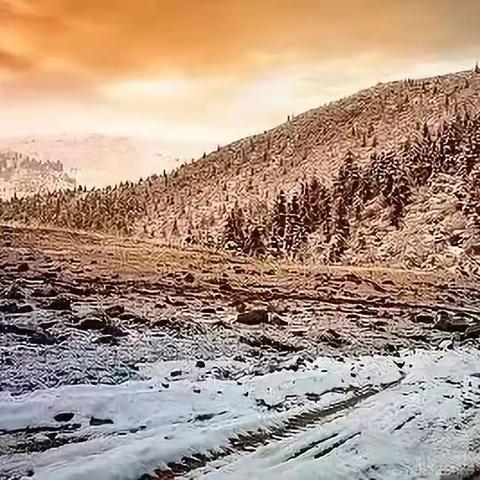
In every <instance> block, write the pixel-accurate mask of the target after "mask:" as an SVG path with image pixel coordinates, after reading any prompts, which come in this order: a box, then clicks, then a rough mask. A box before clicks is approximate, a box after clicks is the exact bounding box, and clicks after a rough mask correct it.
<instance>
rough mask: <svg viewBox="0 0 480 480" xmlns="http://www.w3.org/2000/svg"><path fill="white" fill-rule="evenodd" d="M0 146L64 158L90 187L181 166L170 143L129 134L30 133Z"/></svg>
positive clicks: (46, 159)
mask: <svg viewBox="0 0 480 480" xmlns="http://www.w3.org/2000/svg"><path fill="white" fill-rule="evenodd" d="M0 149H2V150H7V149H8V150H13V151H15V152H19V153H22V154H23V155H27V156H29V157H31V158H35V159H36V160H38V161H42V162H52V161H61V162H62V164H63V165H64V168H65V171H66V172H67V173H68V174H69V175H72V176H74V177H75V178H76V179H77V183H78V184H80V185H85V186H87V188H92V187H94V186H96V187H104V186H107V185H111V184H113V183H118V182H120V181H122V180H123V181H125V180H126V179H128V180H135V181H136V180H138V179H139V178H140V177H146V176H148V175H151V174H152V173H154V172H156V171H158V170H160V171H162V170H163V169H166V170H171V169H172V168H175V167H176V166H177V165H178V163H177V162H178V161H177V160H176V159H175V158H174V157H173V155H171V154H169V153H168V151H169V148H168V147H167V146H166V145H164V144H160V143H158V142H154V141H148V140H143V139H138V138H133V137H126V136H108V135H100V134H91V135H58V136H55V135H52V136H49V135H44V136H42V135H29V136H27V137H14V138H0Z"/></svg>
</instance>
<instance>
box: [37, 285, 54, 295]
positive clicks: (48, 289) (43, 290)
mask: <svg viewBox="0 0 480 480" xmlns="http://www.w3.org/2000/svg"><path fill="white" fill-rule="evenodd" d="M58 294H59V293H58V291H57V290H56V289H55V288H53V287H52V286H51V285H48V286H45V287H40V288H36V289H35V290H34V291H33V293H32V295H33V296H34V297H56V296H58Z"/></svg>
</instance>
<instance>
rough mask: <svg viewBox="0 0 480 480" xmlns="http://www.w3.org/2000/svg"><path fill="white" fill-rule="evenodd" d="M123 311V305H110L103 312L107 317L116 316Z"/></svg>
mask: <svg viewBox="0 0 480 480" xmlns="http://www.w3.org/2000/svg"><path fill="white" fill-rule="evenodd" d="M124 312H125V307H124V306H123V305H112V306H111V307H108V308H106V309H105V313H106V314H107V315H108V316H109V317H118V316H119V315H122V314H123V313H124Z"/></svg>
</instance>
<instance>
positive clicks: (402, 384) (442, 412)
mask: <svg viewBox="0 0 480 480" xmlns="http://www.w3.org/2000/svg"><path fill="white" fill-rule="evenodd" d="M237 367H238V366H237V365H235V362H225V363H224V364H219V363H218V362H217V363H215V364H209V363H207V364H206V365H205V366H203V364H202V363H200V364H199V365H197V364H196V363H195V362H193V361H192V362H188V361H184V362H162V363H159V364H150V365H144V366H140V371H141V373H142V374H143V375H144V376H145V377H146V378H147V379H145V380H141V381H133V380H132V381H128V382H126V383H123V384H121V385H115V386H93V385H75V386H63V387H59V388H53V389H48V390H39V391H36V392H34V393H30V394H24V395H19V396H12V395H11V394H9V393H4V394H2V396H1V397H0V434H1V436H0V438H1V447H0V448H1V449H2V450H3V453H4V456H2V457H1V460H0V472H1V475H3V477H4V478H21V477H22V475H26V476H27V475H29V476H33V478H35V479H38V480H43V479H45V480H77V479H86V478H90V479H93V478H98V479H104V480H110V479H111V480H114V479H115V480H120V479H125V480H129V479H134V480H136V479H139V478H141V477H142V475H144V474H151V475H152V477H153V478H155V473H154V472H155V471H157V473H158V472H160V471H166V470H169V469H170V468H171V469H172V470H173V471H176V472H177V474H178V475H179V476H182V478H183V477H186V478H212V479H213V478H215V479H221V478H232V479H248V478H260V477H261V478H265V479H272V480H273V479H277V478H282V479H297V478H302V479H310V478H315V479H332V478H335V479H352V478H359V479H360V478H371V479H407V478H408V479H412V478H417V479H427V478H428V479H429V478H432V479H440V478H442V479H447V478H467V477H464V476H467V475H471V474H473V472H474V471H475V468H476V467H478V466H479V465H480V441H479V440H478V439H479V438H480V437H479V435H480V410H479V406H480V355H479V353H478V352H477V351H474V350H471V351H468V350H462V351H452V350H447V351H442V352H417V353H405V354H404V355H402V356H401V357H391V358H389V357H365V358H360V359H358V360H351V361H348V360H347V361H344V362H341V361H336V360H332V359H327V358H319V359H317V360H316V361H314V362H312V363H311V364H309V365H307V366H306V367H305V368H302V369H300V370H299V371H291V370H281V371H278V372H274V373H270V374H266V375H263V376H246V377H241V378H239V379H237V380H230V379H225V378H222V377H223V375H218V372H219V371H222V370H232V371H237V370H238V368H237ZM51 445H54V446H55V447H54V448H52V447H50V446H51ZM7 452H8V453H9V454H8V455H5V453H7ZM27 452H28V453H27ZM453 474H454V475H456V476H449V475H453ZM144 478H146V477H144ZM172 478H174V477H172Z"/></svg>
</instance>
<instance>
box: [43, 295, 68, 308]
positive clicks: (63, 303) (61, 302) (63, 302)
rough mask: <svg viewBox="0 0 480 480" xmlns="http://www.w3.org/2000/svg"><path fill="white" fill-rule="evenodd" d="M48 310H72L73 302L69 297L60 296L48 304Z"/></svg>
mask: <svg viewBox="0 0 480 480" xmlns="http://www.w3.org/2000/svg"><path fill="white" fill-rule="evenodd" d="M47 310H58V311H62V310H72V302H71V300H70V299H69V298H68V297H64V296H62V295H60V296H58V297H57V298H55V299H54V300H52V301H51V302H50V303H49V304H48V306H47Z"/></svg>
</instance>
